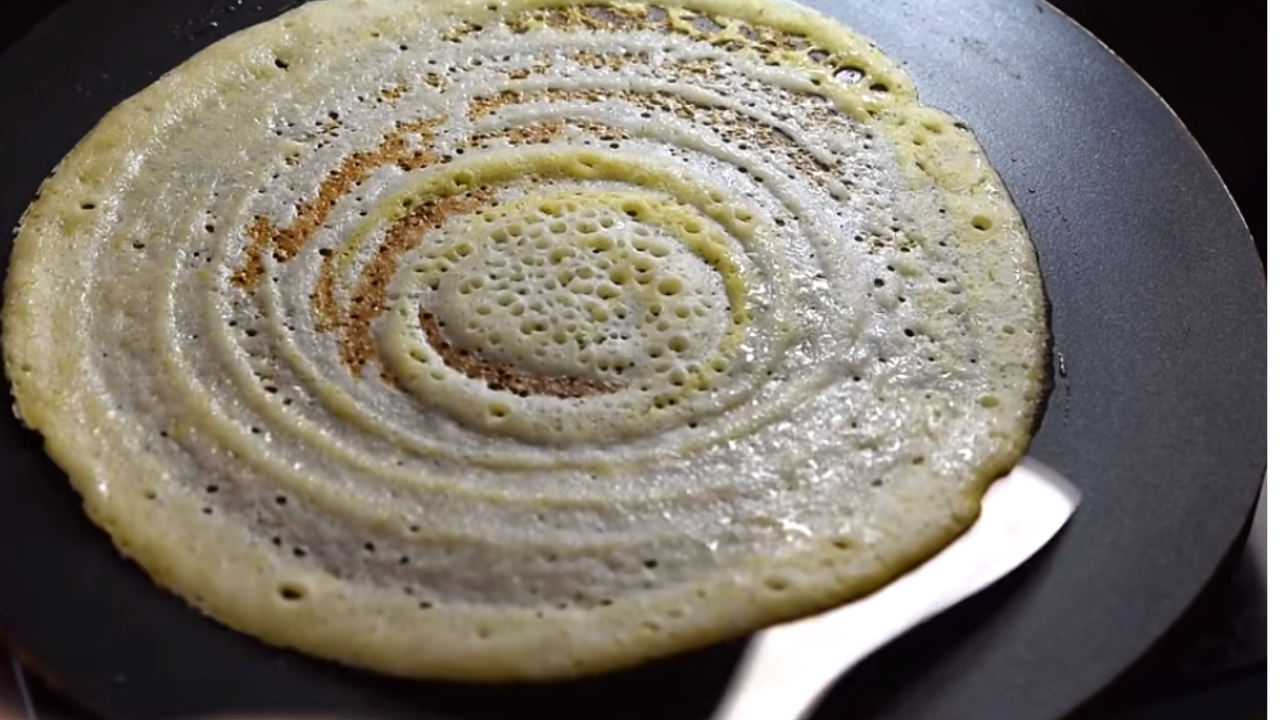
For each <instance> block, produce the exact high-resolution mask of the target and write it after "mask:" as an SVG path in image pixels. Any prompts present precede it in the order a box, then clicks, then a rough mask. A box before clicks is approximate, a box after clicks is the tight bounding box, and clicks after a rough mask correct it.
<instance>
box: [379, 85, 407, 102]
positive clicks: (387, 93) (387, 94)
mask: <svg viewBox="0 0 1280 720" xmlns="http://www.w3.org/2000/svg"><path fill="white" fill-rule="evenodd" d="M407 92H409V86H408V85H405V84H404V83H400V84H399V85H393V86H391V87H387V88H383V89H381V90H379V91H378V95H379V96H381V97H382V99H383V100H387V101H394V100H399V99H400V98H402V97H404V95H405V93H407Z"/></svg>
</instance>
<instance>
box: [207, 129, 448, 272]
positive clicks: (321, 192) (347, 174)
mask: <svg viewBox="0 0 1280 720" xmlns="http://www.w3.org/2000/svg"><path fill="white" fill-rule="evenodd" d="M438 123H439V121H438V120H422V121H415V122H410V123H401V124H400V125H398V126H397V127H396V129H395V130H393V131H392V132H390V133H388V134H387V135H386V136H385V137H384V138H383V141H382V143H381V144H380V145H379V146H378V147H377V148H376V149H374V150H372V151H369V152H358V153H355V154H353V155H350V156H348V157H347V158H346V159H345V160H343V161H342V164H341V165H340V166H338V167H337V168H336V169H334V170H331V171H330V172H329V175H328V177H326V178H325V179H324V181H323V182H321V183H320V188H319V189H318V190H317V191H316V196H315V198H314V199H312V200H309V201H307V202H304V203H302V204H301V205H298V206H297V208H296V209H297V217H295V218H294V221H293V222H292V223H290V224H289V225H288V226H286V227H283V228H277V227H275V226H273V225H272V224H271V222H270V221H269V220H267V219H266V218H264V217H261V216H258V217H255V218H254V219H253V222H252V223H251V224H250V225H249V228H248V230H247V232H248V235H249V239H250V243H249V248H248V251H247V257H246V258H245V261H244V264H243V265H242V266H241V267H240V269H239V270H237V271H236V272H235V273H234V274H233V275H232V276H231V281H232V282H234V283H235V284H236V285H239V286H240V287H242V288H244V289H246V290H252V289H253V288H254V287H256V286H257V284H258V283H259V282H260V281H261V280H262V275H263V274H264V272H265V266H264V264H263V261H262V254H263V253H264V252H265V251H267V250H268V249H271V252H272V255H273V256H274V257H275V259H276V260H277V261H279V262H288V261H290V260H292V259H293V258H294V257H296V256H297V255H298V253H299V252H301V251H302V248H304V247H305V246H306V244H307V242H309V241H310V240H311V237H312V236H313V235H314V234H315V232H316V230H318V229H319V228H320V226H321V225H323V224H324V222H325V220H327V219H328V218H329V213H330V212H331V211H332V210H333V207H334V206H335V205H337V204H338V199H339V198H341V197H342V196H344V195H346V194H347V193H349V192H351V188H352V187H353V186H354V185H355V184H356V183H359V182H363V181H365V180H367V179H368V178H369V175H370V174H371V173H372V172H373V171H374V170H375V169H376V168H379V167H382V166H385V165H393V164H394V165H399V166H400V167H402V168H404V169H406V170H413V169H417V168H421V167H425V166H427V165H431V164H433V163H435V162H438V160H439V158H438V157H437V156H436V155H435V154H434V153H433V152H431V151H430V150H425V149H423V150H411V149H410V147H411V146H410V143H409V135H411V134H417V135H421V136H422V139H423V145H427V144H429V143H430V141H431V139H432V138H433V137H434V128H435V126H436V125H437V124H438Z"/></svg>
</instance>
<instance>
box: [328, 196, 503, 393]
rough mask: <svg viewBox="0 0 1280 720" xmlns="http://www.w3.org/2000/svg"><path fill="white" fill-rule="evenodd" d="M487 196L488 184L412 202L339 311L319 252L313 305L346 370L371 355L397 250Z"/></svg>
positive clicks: (411, 246) (359, 366)
mask: <svg viewBox="0 0 1280 720" xmlns="http://www.w3.org/2000/svg"><path fill="white" fill-rule="evenodd" d="M493 197H494V193H493V191H492V190H488V189H484V190H474V191H472V192H469V193H464V194H462V195H454V196H451V197H447V198H441V199H438V200H433V201H430V202H426V203H423V204H421V205H419V206H417V207H415V208H414V209H413V210H411V211H410V212H409V214H407V215H405V216H404V217H402V218H400V220H398V221H396V223H395V224H394V225H392V226H391V228H390V229H389V230H388V231H387V234H386V238H385V239H384V240H383V241H382V244H381V245H379V246H378V250H377V252H376V253H375V254H374V256H373V257H372V258H371V259H370V260H369V263H368V264H367V265H365V266H364V269H363V270H362V271H361V274H360V283H359V285H357V286H356V290H355V292H354V294H353V295H352V296H351V303H350V306H349V307H348V308H347V310H346V312H345V313H342V312H341V311H339V310H338V305H337V303H336V302H335V301H334V299H333V280H332V271H330V272H328V273H325V272H324V268H325V266H326V265H329V263H328V261H329V260H330V258H325V261H326V262H325V264H324V265H322V267H321V271H322V275H321V279H320V282H321V284H322V285H323V288H324V289H323V292H320V291H318V292H317V296H318V297H317V298H316V302H315V308H316V310H317V312H319V313H320V314H321V318H322V322H323V323H324V325H325V326H327V327H328V328H334V329H337V330H338V333H339V346H340V347H339V349H340V352H341V355H342V362H343V364H344V365H346V366H347V369H348V370H350V371H351V374H352V375H359V374H360V372H361V371H362V370H363V369H364V366H365V365H366V364H368V363H369V362H370V361H373V360H375V359H376V358H377V348H376V346H375V344H374V340H373V332H372V327H373V321H374V320H375V319H377V317H378V316H379V315H381V314H382V312H383V311H384V310H385V309H386V307H385V304H386V300H387V284H388V283H390V282H391V278H392V276H393V275H395V272H396V267H397V263H398V261H399V259H400V256H401V255H403V254H404V253H406V252H409V251H410V250H412V249H414V248H416V247H417V246H418V245H419V244H420V243H421V242H422V236H423V234H424V233H425V232H426V231H427V230H431V229H436V228H439V227H440V226H441V225H442V224H444V221H445V220H447V219H448V218H450V217H452V216H454V215H464V214H466V213H470V212H472V211H474V210H475V209H476V208H479V207H481V206H483V205H486V204H488V203H490V202H492V200H493ZM329 267H332V266H331V265H329ZM318 290H319V289H318Z"/></svg>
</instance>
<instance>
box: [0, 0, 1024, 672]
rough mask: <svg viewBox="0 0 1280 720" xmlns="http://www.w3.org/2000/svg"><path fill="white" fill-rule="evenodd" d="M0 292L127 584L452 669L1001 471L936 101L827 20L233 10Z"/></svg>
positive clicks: (1017, 237) (714, 594)
mask: <svg viewBox="0 0 1280 720" xmlns="http://www.w3.org/2000/svg"><path fill="white" fill-rule="evenodd" d="M4 321H5V325H4V331H5V337H4V341H5V343H4V350H5V359H6V367H7V369H8V371H9V375H10V377H11V379H12V380H13V383H14V388H15V396H16V399H17V401H18V409H19V412H20V413H21V415H22V416H23V417H24V419H25V420H26V421H27V423H28V424H30V425H31V426H32V427H33V428H35V429H37V430H39V431H41V432H42V433H43V434H44V435H45V437H46V439H47V441H48V447H49V451H50V453H51V454H52V455H53V457H54V458H55V459H56V460H57V461H58V462H59V463H60V464H61V465H62V466H63V467H64V468H65V469H66V470H67V472H68V474H69V475H70V477H71V479H72V481H73V482H74V483H75V485H76V487H77V488H78V489H79V490H80V491H81V493H82V494H84V496H85V499H86V507H87V509H88V510H89V512H90V514H91V515H92V516H93V517H94V519H95V520H96V521H97V522H98V523H99V524H101V525H103V526H104V527H105V528H106V529H107V530H108V531H109V532H110V533H111V534H112V536H113V537H114V539H115V540H116V542H117V544H119V545H120V546H121V547H122V549H124V550H125V551H126V553H128V554H129V555H130V556H131V557H133V558H134V559H135V560H137V561H138V562H139V563H141V564H142V565H143V566H144V567H145V568H146V569H147V570H148V571H149V572H150V573H151V574H152V576H153V577H155V578H156V579H157V580H158V581H159V582H161V583H162V584H164V585H166V586H167V587H169V588H171V589H172V590H174V591H176V592H178V593H180V594H181V595H183V596H184V597H186V598H187V599H188V600H190V601H191V602H192V603H194V604H195V605H197V606H199V607H200V608H202V609H203V610H205V611H206V612H207V613H209V614H210V615H212V616H213V617H215V618H217V619H218V620H221V621H222V622H224V623H227V624H229V625H231V626H233V627H236V628H238V629H241V630H244V631H247V632H250V633H252V634H255V635H257V636H259V637H261V638H263V639H266V640H268V641H271V642H274V643H279V644H284V645H290V646H293V647H297V648H300V649H302V650H305V651H308V652H312V653H316V654H320V655H323V656H327V657H331V658H334V659H337V660H340V661H343V662H347V663H352V664H357V665H363V666H367V667H371V668H374V669H378V670H382V671H386V672H392V673H399V674H407V675H415V676H436V677H456V678H483V679H502V678H550V677H560V676H566V675H572V674H578V673H583V672H590V671H598V670H604V669H608V668H613V667H619V666H623V665H627V664H631V663H634V662H638V661H640V660H643V659H645V658H647V657H651V656H655V655H662V654H666V653H670V652H674V651H676V650H679V649H681V648H686V647H691V646H695V645H698V644H701V643H705V642H710V641H712V640H716V639H719V638H723V637H727V636H731V635H734V634H737V633H741V632H745V631H749V630H751V629H754V628H758V627H761V626H763V625H767V624H769V623H771V622H774V621H777V620H781V619H786V618H789V617H794V616H796V615H801V614H804V613H807V612H812V611H814V610H818V609H822V608H824V607H828V606H831V605H833V604H836V603H839V602H842V601H845V600H848V599H851V598H853V597H855V596H857V595H858V594H860V593H864V592H866V591H868V590H870V589H873V588H874V587H876V586H878V585H879V584H881V583H883V582H886V581H887V580H889V579H891V578H892V577H893V575H895V574H896V573H898V572H900V571H901V570H903V569H905V568H906V567H907V566H909V565H910V564H911V563H913V562H915V561H916V560H918V559H919V558H921V557H923V556H924V555H926V554H928V553H930V552H933V551H934V550H936V549H937V548H938V547H940V546H941V545H942V544H944V543H946V542H948V541H949V540H950V539H951V538H953V537H954V536H955V535H956V534H957V533H958V532H960V531H961V530H962V529H963V528H964V527H965V526H966V525H967V523H968V522H970V521H971V520H972V518H973V517H974V515H975V513H976V501H977V499H978V498H979V497H980V494H981V492H982V490H983V489H984V488H985V486H986V483H987V482H989V481H990V480H991V479H993V477H995V476H996V475H997V474H998V473H999V472H1001V471H1002V470H1004V469H1005V468H1007V467H1009V466H1010V465H1011V464H1012V463H1014V462H1016V461H1017V459H1018V457H1019V455H1020V454H1021V452H1022V450H1023V448H1024V447H1025V444H1026V441H1027V439H1028V437H1029V433H1030V427H1031V422H1032V416H1033V414H1034V411H1035V406H1036V403H1037V402H1038V400H1039V398H1040V395H1041V392H1042V387H1041V386H1042V382H1043V373H1042V368H1043V355H1044V352H1045V343H1046V331H1045V327H1044V311H1043V300H1042V295H1041V289H1040V283H1039V277H1038V271H1037V268H1036V263H1035V258H1034V252H1033V250H1032V246H1031V244H1030V242H1029V240H1028V238H1027V237H1026V233H1025V230H1024V228H1023V226H1022V223H1021V220H1020V218H1019V216H1018V213H1017V211H1016V209H1014V208H1013V206H1012V204H1011V202H1010V201H1009V199H1008V197H1007V195H1006V194H1005V191H1004V189H1003V187H1002V186H1001V183H1000V181H999V179H998V178H997V177H996V175H995V173H994V172H993V171H992V170H991V168H990V166H989V164H988V162H987V161H986V159H985V156H984V155H983V153H982V151H981V150H980V149H979V147H978V146H977V144H976V142H975V141H974V139H973V137H972V136H971V135H970V134H969V133H968V131H967V130H965V129H963V127H962V126H960V125H959V124H958V123H956V122H955V121H953V120H952V119H951V118H949V117H948V116H946V115H945V114H943V113H941V112H938V111H935V110H932V109H928V108H924V107H921V106H920V105H919V104H918V103H917V101H916V99H915V91H914V89H913V87H912V86H911V83H910V80H909V78H907V77H906V75H905V74H904V73H903V72H902V71H900V70H899V69H897V68H895V67H894V66H893V65H892V64H891V63H890V62H889V61H888V60H887V59H885V58H884V57H883V56H882V55H880V53H879V52H878V51H875V50H874V49H873V48H872V47H871V46H870V45H869V44H868V43H867V42H865V41H864V40H862V39H861V38H859V37H858V36H856V35H855V34H853V33H852V32H850V31H848V30H846V29H844V28H841V27H839V26H837V25H835V24H834V23H832V22H831V21H829V20H826V19H824V18H821V17H819V16H817V15H816V14H814V13H812V12H810V11H808V10H803V9H801V8H799V7H798V6H792V5H789V4H781V3H769V4H763V3H762V4H754V3H751V4H747V3H740V2H728V1H726V2H723V3H719V2H711V1H710V0H697V1H695V0H684V2H682V3H680V4H671V5H662V6H657V5H645V4H613V5H607V6H606V5H579V4H573V3H564V2H558V3H554V4H553V3H549V2H529V1H521V2H514V1H513V2H505V3H495V4H492V5H484V4H482V3H475V2H465V3H461V2H453V3H422V2H411V1H409V0H381V1H380V2H364V1H363V0H322V1H321V2H315V3H311V4H309V5H306V6H304V7H302V8H300V9H298V10H295V11H293V12H291V13H289V14H287V15H285V16H283V17H281V18H279V19H277V20H275V21H272V22H270V23H267V24H265V25H261V26H258V27H255V28H252V29H250V30H248V31H245V32H242V33H239V34H237V35H235V36H232V37H231V38H229V39H227V40H224V41H222V42H220V43H218V44H217V45H215V46H214V47H212V48H210V49H209V50H207V51H205V52H203V53H201V54H200V55H198V56H197V57H196V58H194V59H192V60H191V61H189V62H187V63H186V64H184V65H183V66H181V67H180V68H178V69H177V70H175V71H174V72H172V73H170V74H169V75H167V76H166V77H165V78H163V79H161V80H160V81H159V82H157V83H156V84H155V85H153V86H152V87H150V88H148V89H147V90H145V91H143V92H142V93H140V94H139V95H137V96H135V97H134V98H132V99H130V100H129V101H127V102H125V103H124V104H123V105H121V106H120V107H119V108H117V109H116V110H115V111H113V112H112V113H111V114H110V115H109V116H108V117H107V118H106V119H105V120H104V121H103V122H102V123H101V124H100V125H99V126H98V127H97V128H96V129H95V130H94V131H93V132H92V133H91V134H90V135H89V136H88V137H87V138H86V139H85V140H84V141H83V142H82V143H81V144H80V145H79V146H78V147H77V148H76V150H75V151H73V152H72V154H71V155H70V156H69V157H68V158H67V160H66V161H65V162H64V163H63V164H62V166H60V168H59V169H58V171H57V172H56V173H55V174H54V175H53V176H52V177H51V179H50V180H49V181H48V182H47V183H46V184H45V187H44V188H43V189H42V193H41V197H40V198H39V199H38V200H37V202H36V203H34V204H33V206H32V209H31V210H30V211H29V213H28V215H27V217H26V218H25V220H24V224H23V227H22V228H21V229H20V232H19V234H18V238H17V245H16V250H15V254H14V259H13V261H12V265H11V270H10V277H9V281H8V285H7V287H6V301H5V314H4ZM547 642H556V643H558V646H559V647H560V648H562V649H563V652H562V653H560V654H558V655H557V656H556V657H547V656H546V653H545V652H544V651H543V650H542V646H543V645H544V644H545V643H547Z"/></svg>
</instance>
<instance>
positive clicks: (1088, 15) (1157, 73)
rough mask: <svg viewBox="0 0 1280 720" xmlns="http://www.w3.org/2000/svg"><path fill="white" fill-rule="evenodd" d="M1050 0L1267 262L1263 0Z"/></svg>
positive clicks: (5, 16) (29, 8) (17, 32)
mask: <svg viewBox="0 0 1280 720" xmlns="http://www.w3.org/2000/svg"><path fill="white" fill-rule="evenodd" d="M61 1H62V0H13V1H12V2H8V3H5V4H4V5H3V6H0V48H7V47H8V45H9V44H10V43H11V42H13V40H15V39H17V38H18V37H20V36H22V35H23V34H25V33H26V31H27V29H28V28H29V27H30V26H31V25H32V24H34V23H35V22H36V21H37V20H39V19H40V18H41V17H43V16H44V15H46V14H47V13H48V12H50V11H51V10H52V9H53V8H55V7H57V6H58V5H60V4H61ZM111 1H112V0H99V2H102V3H104V4H109V3H110V2H111ZM175 1H176V0H175ZM195 1H197V2H199V1H201V0H195ZM1051 2H1052V4H1054V5H1056V6H1057V7H1059V8H1061V9H1062V10H1063V11H1064V12H1066V13H1067V15H1070V16H1071V17H1073V18H1075V19H1076V20H1077V21H1079V22H1080V24H1082V25H1084V26H1085V27H1086V28H1088V29H1089V30H1090V31H1091V32H1093V33H1094V34H1095V35H1097V36H1098V38H1099V39H1101V40H1102V42H1103V43H1105V44H1106V45H1108V46H1109V47H1110V48H1111V49H1113V50H1115V51H1116V53H1117V54H1118V55H1119V56H1120V57H1121V58H1123V59H1124V60H1125V61H1126V62H1128V63H1129V65H1131V66H1132V67H1133V68H1134V70H1136V71H1137V72H1138V74H1139V75H1141V76H1143V77H1144V78H1146V80H1147V82H1149V83H1151V85H1152V86H1153V87H1155V89H1156V91H1157V92H1158V93H1160V95H1162V96H1163V97H1164V99H1165V100H1166V101H1168V103H1169V104H1170V105H1171V106H1173V109H1174V111H1175V112H1177V114H1178V115H1179V116H1180V117H1181V118H1182V120H1183V121H1184V122H1185V123H1186V124H1187V127H1188V128H1189V129H1190V130H1191V133H1192V135H1194V136H1195V137H1196V139H1197V140H1199V141H1200V144H1201V146H1202V147H1203V148H1204V150H1205V152H1206V153H1208V155H1209V158H1210V159H1211V160H1212V161H1213V164H1214V165H1215V166H1216V167H1217V168H1218V172H1220V173H1221V174H1222V177H1223V179H1224V180H1225V181H1226V184H1227V187H1228V188H1229V189H1230V190H1231V194H1232V195H1233V196H1235V199H1236V202H1237V203H1239V205H1240V209H1241V211H1242V212H1243V213H1244V216H1245V220H1246V222H1247V223H1248V225H1249V228H1250V230H1251V231H1252V232H1253V237H1254V238H1255V242H1256V243H1257V245H1258V249H1259V253H1260V254H1261V256H1262V259H1263V261H1264V262H1265V261H1266V248H1265V244H1264V241H1265V238H1266V222H1267V218H1266V199H1265V196H1266V192H1265V191H1266V177H1265V172H1266V152H1265V150H1266V137H1267V134H1266V126H1265V123H1266V110H1265V102H1266V96H1267V91H1266V64H1265V63H1266V57H1265V52H1266V5H1265V3H1264V2H1263V0H1217V2H1205V1H1204V0H1197V1H1196V2H1185V1H1182V0H1168V1H1167V2H1161V3H1146V2H1144V3H1137V2H1132V1H1123V0H1051Z"/></svg>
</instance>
